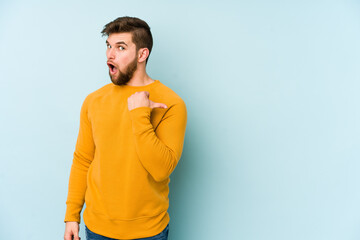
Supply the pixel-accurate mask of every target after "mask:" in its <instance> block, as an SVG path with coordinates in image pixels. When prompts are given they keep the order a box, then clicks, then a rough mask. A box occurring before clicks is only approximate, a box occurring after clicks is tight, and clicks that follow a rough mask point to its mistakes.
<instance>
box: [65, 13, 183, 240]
mask: <svg viewBox="0 0 360 240" xmlns="http://www.w3.org/2000/svg"><path fill="white" fill-rule="evenodd" d="M102 34H103V36H104V35H106V36H108V38H107V40H106V45H107V50H106V56H107V65H108V67H109V75H110V78H111V81H112V83H109V84H107V85H105V86H103V87H101V88H100V89H98V90H96V91H94V92H92V93H90V94H89V95H88V96H87V97H86V98H85V100H84V102H83V104H82V107H81V111H80V127H79V134H78V138H77V142H76V146H75V151H74V158H73V163H72V166H71V172H70V179H69V191H68V196H67V201H66V204H67V208H66V214H65V220H64V222H65V223H66V226H65V234H64V239H65V240H70V239H75V240H78V239H80V238H79V223H80V212H81V210H82V207H83V204H84V201H85V203H86V207H85V210H84V222H85V226H86V228H85V229H86V235H87V239H88V240H92V239H143V238H146V239H148V240H150V239H167V235H168V230H169V221H170V217H169V214H168V212H167V210H168V207H169V198H168V194H169V186H168V184H169V182H170V178H169V177H170V174H171V173H172V172H173V170H174V169H175V167H176V165H177V163H178V161H179V160H180V157H181V154H182V149H183V143H184V137H185V130H186V122H187V111H186V106H185V103H184V101H183V100H182V99H181V98H180V97H179V96H178V95H177V94H176V93H175V92H173V91H172V90H171V89H170V88H168V87H166V86H165V85H164V84H162V83H161V82H160V81H159V80H154V79H151V78H150V77H149V76H148V74H147V73H146V70H145V67H146V63H147V61H148V58H149V55H150V52H151V49H152V43H153V42H152V41H153V40H152V35H151V32H150V28H149V26H148V25H147V23H146V22H144V21H143V20H141V19H138V18H132V17H121V18H117V19H115V20H114V21H112V22H110V23H108V24H106V25H105V27H104V29H103V31H102Z"/></svg>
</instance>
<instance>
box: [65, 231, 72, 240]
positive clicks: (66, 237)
mask: <svg viewBox="0 0 360 240" xmlns="http://www.w3.org/2000/svg"><path fill="white" fill-rule="evenodd" d="M64 240H73V239H72V234H71V232H67V233H65V236H64Z"/></svg>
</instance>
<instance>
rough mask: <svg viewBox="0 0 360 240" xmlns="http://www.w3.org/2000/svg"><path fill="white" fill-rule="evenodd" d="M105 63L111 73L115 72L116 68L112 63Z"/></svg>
mask: <svg viewBox="0 0 360 240" xmlns="http://www.w3.org/2000/svg"><path fill="white" fill-rule="evenodd" d="M107 65H108V66H109V70H110V73H111V74H115V73H116V72H117V68H116V67H115V66H114V65H113V64H112V63H108V64H107Z"/></svg>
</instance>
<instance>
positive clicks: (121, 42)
mask: <svg viewBox="0 0 360 240" xmlns="http://www.w3.org/2000/svg"><path fill="white" fill-rule="evenodd" d="M105 43H106V44H109V42H108V41H107V40H106V42H105ZM115 44H125V45H126V46H127V44H126V43H125V42H124V41H120V42H117V43H115Z"/></svg>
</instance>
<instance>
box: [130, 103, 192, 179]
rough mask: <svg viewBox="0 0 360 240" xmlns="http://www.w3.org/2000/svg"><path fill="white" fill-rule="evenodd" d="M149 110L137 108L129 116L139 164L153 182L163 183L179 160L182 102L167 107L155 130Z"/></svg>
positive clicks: (183, 123)
mask: <svg viewBox="0 0 360 240" xmlns="http://www.w3.org/2000/svg"><path fill="white" fill-rule="evenodd" d="M151 110H152V109H151V108H150V107H138V108H134V109H132V110H131V111H129V112H130V117H131V120H132V130H133V134H134V137H135V146H136V151H137V153H138V156H139V158H140V161H141V163H142V165H143V166H144V168H145V169H146V170H147V171H148V172H149V173H150V174H151V176H152V177H153V178H154V179H155V181H163V180H165V179H166V178H168V177H169V176H170V174H171V173H172V171H173V170H174V169H175V167H176V165H177V163H178V161H179V160H180V157H181V154H182V150H183V145H184V138H185V130H186V122H187V110H186V105H185V103H184V101H182V100H181V101H180V102H178V103H176V104H174V105H172V106H170V107H169V108H168V110H167V111H166V113H165V115H164V116H163V118H162V120H161V121H160V123H159V125H158V127H157V128H156V130H154V127H153V125H152V124H151V122H150V114H151Z"/></svg>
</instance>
